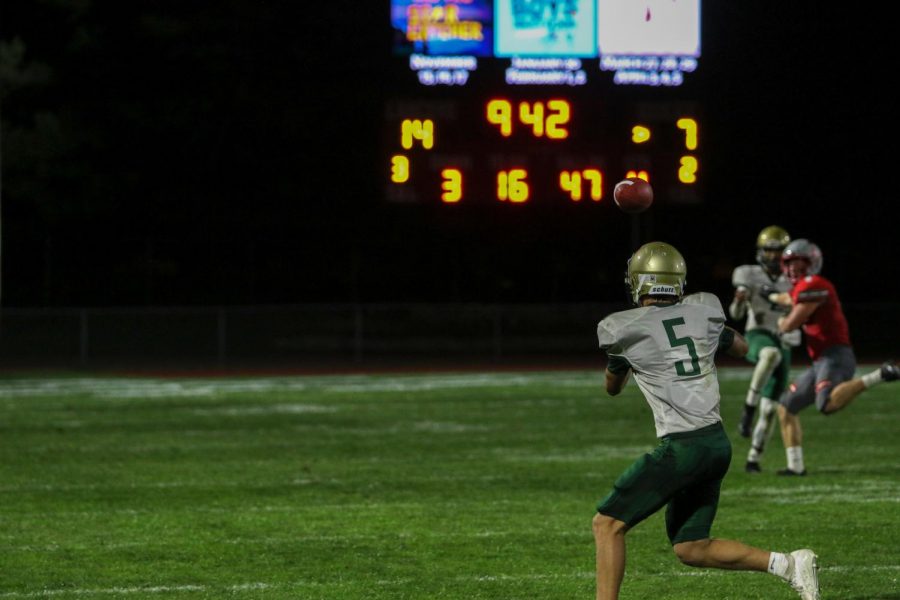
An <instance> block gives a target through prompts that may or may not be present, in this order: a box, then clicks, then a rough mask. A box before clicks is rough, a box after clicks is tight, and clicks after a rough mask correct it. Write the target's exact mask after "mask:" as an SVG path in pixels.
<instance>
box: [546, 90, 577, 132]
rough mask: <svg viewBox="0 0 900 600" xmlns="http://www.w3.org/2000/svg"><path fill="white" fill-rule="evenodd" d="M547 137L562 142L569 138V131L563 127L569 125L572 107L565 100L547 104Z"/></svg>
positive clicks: (552, 101)
mask: <svg viewBox="0 0 900 600" xmlns="http://www.w3.org/2000/svg"><path fill="white" fill-rule="evenodd" d="M547 109H548V112H549V114H548V115H547V137H548V138H550V139H554V140H562V139H565V138H567V137H569V130H568V129H566V128H564V127H563V125H567V124H568V123H569V119H570V118H571V107H570V106H569V103H568V102H567V101H565V100H550V101H549V102H547Z"/></svg>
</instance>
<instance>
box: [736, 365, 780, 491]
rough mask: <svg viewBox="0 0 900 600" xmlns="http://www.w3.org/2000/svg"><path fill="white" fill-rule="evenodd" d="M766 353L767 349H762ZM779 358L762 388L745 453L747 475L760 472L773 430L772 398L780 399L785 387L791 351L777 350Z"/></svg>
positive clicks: (773, 401)
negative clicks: (758, 407)
mask: <svg viewBox="0 0 900 600" xmlns="http://www.w3.org/2000/svg"><path fill="white" fill-rule="evenodd" d="M763 350H764V351H766V352H768V351H769V350H768V348H764V349H763ZM779 352H780V353H781V358H780V359H779V361H778V366H777V367H776V368H775V371H774V372H773V373H772V375H771V377H769V381H768V382H767V383H766V384H765V386H763V389H762V400H761V401H760V409H759V418H757V420H756V426H755V427H754V428H753V434H752V436H751V441H750V450H749V452H748V453H747V464H746V465H745V467H744V469H745V470H746V471H747V472H748V473H758V472H760V471H761V470H762V468H761V467H760V464H759V463H760V461H761V460H762V454H763V451H764V450H765V448H766V444H767V443H768V441H769V438H771V437H772V432H773V431H774V429H775V421H776V416H775V415H776V414H777V408H778V402H777V401H776V400H773V398H780V397H781V394H782V393H783V392H784V389H785V388H786V387H787V382H788V378H789V376H790V370H791V351H790V349H789V348H785V347H782V348H780V349H779Z"/></svg>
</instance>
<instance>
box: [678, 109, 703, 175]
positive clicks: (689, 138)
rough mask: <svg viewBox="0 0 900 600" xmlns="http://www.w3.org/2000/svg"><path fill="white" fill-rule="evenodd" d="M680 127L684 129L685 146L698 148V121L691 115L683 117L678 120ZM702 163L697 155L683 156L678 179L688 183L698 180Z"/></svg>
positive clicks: (692, 148) (693, 148)
mask: <svg viewBox="0 0 900 600" xmlns="http://www.w3.org/2000/svg"><path fill="white" fill-rule="evenodd" d="M676 126H677V127H678V129H682V130H684V147H685V148H686V149H688V150H696V149H697V144H698V139H697V137H698V136H697V121H695V120H694V119H692V118H690V117H682V118H680V119H678V121H677V122H676ZM699 168H700V164H699V162H698V161H697V157H695V156H691V155H685V156H682V157H681V159H680V165H679V167H678V181H680V182H681V183H686V184H688V185H690V184H693V183H696V182H697V171H698V170H699Z"/></svg>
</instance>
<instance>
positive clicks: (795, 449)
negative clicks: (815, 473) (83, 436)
mask: <svg viewBox="0 0 900 600" xmlns="http://www.w3.org/2000/svg"><path fill="white" fill-rule="evenodd" d="M785 453H786V454H787V463H788V465H787V466H788V469H790V470H791V471H794V472H795V473H802V472H803V471H805V470H806V467H805V466H804V465H803V447H802V446H792V447H790V448H785Z"/></svg>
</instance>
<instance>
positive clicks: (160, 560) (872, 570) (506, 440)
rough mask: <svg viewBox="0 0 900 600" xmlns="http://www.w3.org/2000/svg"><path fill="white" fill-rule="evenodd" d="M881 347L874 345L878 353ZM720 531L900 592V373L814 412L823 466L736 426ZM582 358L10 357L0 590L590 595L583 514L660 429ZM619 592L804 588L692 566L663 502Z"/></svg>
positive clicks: (813, 446) (828, 573) (3, 431)
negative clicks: (763, 443)
mask: <svg viewBox="0 0 900 600" xmlns="http://www.w3.org/2000/svg"><path fill="white" fill-rule="evenodd" d="M862 370H864V369H861V371H862ZM749 374H750V372H749V370H747V369H722V370H721V371H720V375H721V380H722V392H723V400H722V412H723V417H724V419H725V421H726V428H727V430H728V431H729V432H730V433H731V434H732V441H733V443H734V459H733V463H732V469H731V472H730V473H729V475H728V477H727V478H726V480H725V485H724V488H723V496H722V502H721V505H720V510H719V516H718V518H717V520H716V525H715V527H714V530H713V534H714V535H715V536H717V537H729V538H737V539H741V540H743V541H746V542H748V543H751V544H754V545H757V546H761V547H765V548H772V549H779V550H792V549H796V548H798V547H810V548H813V549H815V550H816V551H817V552H818V553H819V556H820V564H821V567H822V568H821V571H820V581H821V583H822V590H823V598H825V599H842V600H875V599H889V598H890V599H897V598H900V583H898V578H900V543H898V539H900V436H898V435H897V429H898V427H897V425H898V423H900V404H898V396H900V385H896V384H895V385H882V386H879V387H877V388H874V389H872V390H870V391H868V392H866V394H865V395H864V396H861V397H860V398H859V399H858V400H857V402H856V403H855V404H853V405H852V406H851V407H850V408H849V409H847V410H846V411H844V412H843V413H841V414H838V415H836V416H832V417H823V416H821V415H819V414H817V413H816V412H815V411H814V410H807V411H805V412H804V413H803V423H804V426H805V433H806V441H805V451H806V460H807V468H808V469H809V471H810V475H809V476H808V477H806V478H803V479H784V478H779V477H776V476H775V475H774V470H775V469H777V468H781V467H782V466H784V452H783V449H782V445H781V442H780V440H779V439H773V440H772V442H771V444H770V448H769V450H770V451H769V452H768V453H767V455H766V457H765V460H764V467H765V468H766V469H767V470H766V472H764V473H763V474H761V475H754V476H751V475H747V474H745V473H744V471H743V463H744V459H745V456H746V452H747V448H748V443H747V441H746V440H744V439H741V438H738V437H737V436H736V435H733V431H734V425H735V424H736V422H737V417H738V415H739V413H740V406H741V403H742V400H743V396H744V392H745V389H746V385H747V381H748V379H749ZM601 386H602V374H601V372H600V370H599V369H598V370H597V371H596V372H582V371H558V372H522V373H496V374H491V373H453V374H451V373H441V374H414V375H406V376H401V375H381V376H345V377H337V376H332V377H324V376H321V377H278V378H253V377H244V378H231V379H212V378H208V379H137V378H96V379H83V378H49V379H36V378H13V377H9V376H7V377H5V378H3V379H0V599H3V598H42V597H52V598H116V597H122V598H161V597H164V598H304V599H306V598H310V599H314V598H329V599H331V598H334V599H341V600H345V599H357V598H358V599H362V598H366V599H371V598H384V599H388V598H389V599H403V598H427V599H431V598H447V599H476V598H498V599H500V598H502V599H510V598H522V599H532V598H534V599H538V598H540V599H552V598H555V599H566V600H570V599H573V598H591V597H592V596H593V593H594V592H593V590H594V573H593V569H594V565H593V561H594V548H593V537H592V535H591V531H590V521H591V518H592V516H593V514H594V506H595V504H596V502H597V500H598V499H600V498H601V497H603V496H604V495H605V494H606V493H607V491H608V490H609V488H610V486H611V484H612V482H613V480H614V479H615V477H616V476H617V475H618V474H619V473H620V472H621V471H622V470H623V469H624V468H625V467H626V466H627V465H629V464H630V463H631V462H632V461H633V460H634V459H635V458H637V457H638V456H639V455H640V454H641V453H642V452H644V451H646V450H649V449H650V448H651V447H652V446H653V445H654V443H655V439H654V430H653V423H652V417H651V414H650V411H649V408H648V407H647V405H646V403H645V402H644V400H643V398H642V397H640V396H639V393H638V390H637V388H636V386H634V384H633V383H630V384H629V385H628V388H627V390H626V392H625V393H624V394H622V395H621V396H619V397H617V398H608V397H607V396H606V395H605V393H603V392H602V391H601ZM628 544H629V546H628V552H629V554H628V561H629V562H628V566H627V571H626V577H625V583H624V586H623V589H622V598H623V599H628V598H630V599H644V598H647V599H651V598H652V599H660V598H672V599H685V600H703V599H726V598H731V599H741V600H744V599H750V598H760V599H767V600H768V599H775V600H777V599H780V598H785V599H789V598H794V597H795V595H794V592H793V591H792V590H791V589H790V587H789V586H788V585H787V584H785V583H784V582H781V581H780V580H777V579H776V578H774V577H772V576H769V575H765V574H760V573H737V572H724V571H711V570H698V569H692V568H689V567H685V566H682V565H681V564H680V563H679V562H678V560H677V559H676V558H675V556H674V554H673V553H672V551H671V549H670V547H669V545H668V541H667V539H666V536H665V528H664V523H663V519H662V515H661V514H657V515H655V516H654V517H652V518H651V519H649V520H648V521H646V522H644V523H642V524H641V525H640V526H638V527H636V528H635V529H634V530H633V531H631V532H630V533H629V535H628Z"/></svg>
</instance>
